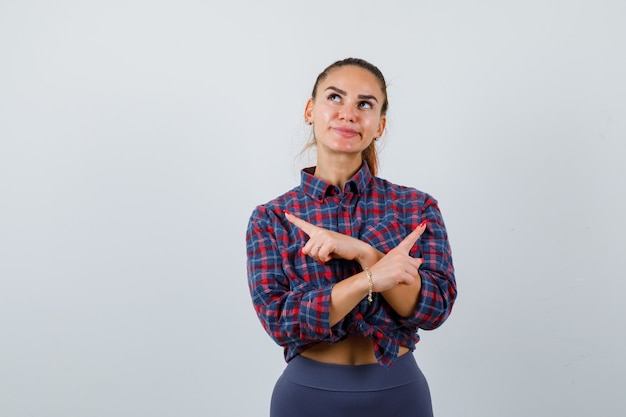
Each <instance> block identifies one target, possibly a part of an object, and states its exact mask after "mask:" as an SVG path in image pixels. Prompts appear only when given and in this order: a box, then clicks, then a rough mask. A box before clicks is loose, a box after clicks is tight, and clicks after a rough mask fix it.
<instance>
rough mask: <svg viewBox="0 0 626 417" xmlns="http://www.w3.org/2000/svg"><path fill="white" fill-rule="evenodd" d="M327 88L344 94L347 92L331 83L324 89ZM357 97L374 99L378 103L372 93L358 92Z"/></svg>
mask: <svg viewBox="0 0 626 417" xmlns="http://www.w3.org/2000/svg"><path fill="white" fill-rule="evenodd" d="M328 90H333V91H336V92H338V93H339V94H343V95H344V96H345V95H347V94H348V93H346V92H345V91H343V90H342V89H340V88H337V87H333V86H332V85H331V86H330V87H328V88H327V89H326V91H328ZM357 97H358V98H359V99H360V100H374V101H376V102H377V103H378V99H377V98H376V96H372V95H368V94H359V95H358V96H357Z"/></svg>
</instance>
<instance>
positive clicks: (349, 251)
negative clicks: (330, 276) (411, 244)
mask: <svg viewBox="0 0 626 417" xmlns="http://www.w3.org/2000/svg"><path fill="white" fill-rule="evenodd" d="M285 218H286V219H287V220H289V222H291V223H292V224H293V225H294V226H296V227H298V228H299V229H300V230H302V231H303V232H304V233H306V234H307V235H308V236H309V240H308V241H307V242H306V244H305V245H304V247H303V248H302V253H303V254H305V255H308V256H310V257H311V258H313V259H315V260H316V261H318V262H320V263H326V262H328V261H330V260H331V259H333V258H335V259H345V260H348V261H352V260H354V261H357V262H358V263H359V264H360V265H361V267H367V266H369V265H373V264H375V263H376V261H378V259H380V256H381V255H382V253H380V252H379V251H378V250H376V249H375V248H374V247H372V246H371V245H369V244H367V243H365V242H363V241H361V240H359V239H356V238H353V237H352V236H348V235H344V234H342V233H337V232H333V231H331V230H327V229H324V228H323V227H319V226H315V225H313V224H311V223H308V222H307V221H305V220H302V219H300V218H299V217H296V216H294V215H293V214H291V213H289V212H285Z"/></svg>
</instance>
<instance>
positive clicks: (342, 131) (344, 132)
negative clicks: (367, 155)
mask: <svg viewBox="0 0 626 417" xmlns="http://www.w3.org/2000/svg"><path fill="white" fill-rule="evenodd" d="M333 130H334V131H335V132H337V133H338V134H339V135H340V136H343V137H345V138H351V137H352V136H356V135H358V134H359V132H357V131H356V130H354V129H350V128H348V127H333Z"/></svg>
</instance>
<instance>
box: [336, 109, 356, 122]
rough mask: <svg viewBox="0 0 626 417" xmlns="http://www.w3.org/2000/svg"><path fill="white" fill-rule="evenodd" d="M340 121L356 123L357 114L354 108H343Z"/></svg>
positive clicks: (340, 112)
mask: <svg viewBox="0 0 626 417" xmlns="http://www.w3.org/2000/svg"><path fill="white" fill-rule="evenodd" d="M339 119H340V120H345V121H347V122H350V123H354V121H355V120H356V113H355V111H354V109H353V108H352V106H347V105H346V106H343V107H342V108H341V110H339Z"/></svg>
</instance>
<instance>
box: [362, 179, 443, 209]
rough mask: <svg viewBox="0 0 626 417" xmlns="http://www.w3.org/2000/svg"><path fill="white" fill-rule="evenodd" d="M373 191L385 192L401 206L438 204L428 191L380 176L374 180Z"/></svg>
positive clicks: (384, 193) (387, 196)
mask: <svg viewBox="0 0 626 417" xmlns="http://www.w3.org/2000/svg"><path fill="white" fill-rule="evenodd" d="M372 193H378V194H383V195H385V196H386V198H387V199H393V201H395V202H396V203H397V204H398V205H399V206H404V205H408V206H410V207H415V206H416V205H417V206H420V207H424V206H430V205H436V204H437V200H436V199H435V198H434V197H433V196H432V195H430V194H429V193H427V192H424V191H421V190H419V189H417V188H415V187H410V186H406V185H400V184H396V183H393V182H391V181H389V180H386V179H384V178H380V177H374V179H373V181H372Z"/></svg>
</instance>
